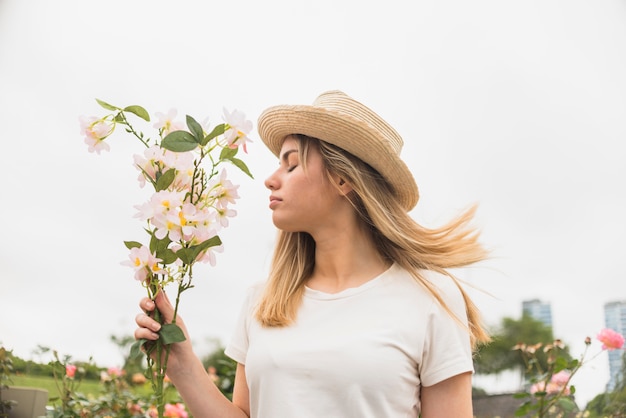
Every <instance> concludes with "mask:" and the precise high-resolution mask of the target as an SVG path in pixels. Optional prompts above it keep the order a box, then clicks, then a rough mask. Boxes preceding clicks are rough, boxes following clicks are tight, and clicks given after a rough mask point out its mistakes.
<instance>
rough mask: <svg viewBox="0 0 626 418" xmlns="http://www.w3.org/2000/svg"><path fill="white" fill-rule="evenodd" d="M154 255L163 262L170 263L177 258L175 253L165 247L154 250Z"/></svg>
mask: <svg viewBox="0 0 626 418" xmlns="http://www.w3.org/2000/svg"><path fill="white" fill-rule="evenodd" d="M156 256H157V257H158V258H160V259H161V260H162V261H163V264H172V263H173V262H174V261H176V260H177V259H178V256H177V255H176V253H175V252H174V251H172V250H170V249H169V248H166V249H164V250H158V251H157V252H156Z"/></svg>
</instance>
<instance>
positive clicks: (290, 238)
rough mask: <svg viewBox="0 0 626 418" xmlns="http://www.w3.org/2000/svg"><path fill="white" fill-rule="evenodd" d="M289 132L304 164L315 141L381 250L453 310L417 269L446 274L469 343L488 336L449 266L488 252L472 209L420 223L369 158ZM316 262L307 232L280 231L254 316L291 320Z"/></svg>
mask: <svg viewBox="0 0 626 418" xmlns="http://www.w3.org/2000/svg"><path fill="white" fill-rule="evenodd" d="M293 137H294V138H296V139H297V143H298V152H299V154H300V163H301V164H303V165H304V169H306V161H307V154H308V150H309V147H311V146H315V147H317V148H318V149H319V151H320V153H321V155H322V161H323V163H324V166H325V169H326V172H327V175H328V176H329V178H330V176H331V174H332V173H334V174H335V175H338V176H339V177H340V178H342V179H344V180H345V181H347V182H348V183H349V184H350V185H351V186H352V189H353V191H352V192H351V193H350V195H349V199H350V201H351V202H352V205H353V206H354V208H355V210H356V211H357V213H358V214H359V216H360V218H361V219H362V221H363V224H364V227H365V228H366V229H367V231H368V232H369V234H370V237H371V238H372V241H373V242H374V243H375V245H376V247H377V249H378V251H379V252H380V254H381V255H382V256H383V257H384V258H385V259H387V260H389V261H392V262H395V263H396V264H398V265H399V266H400V267H402V268H404V269H405V270H407V271H408V272H409V273H410V274H411V275H412V276H413V277H414V278H415V280H416V281H418V282H419V283H420V284H422V285H423V286H424V287H425V288H426V289H427V290H428V291H429V292H430V293H431V294H432V295H433V297H435V298H436V299H437V301H438V302H439V303H440V304H441V305H442V306H443V307H444V309H446V310H447V311H448V313H449V314H451V315H453V314H452V312H451V310H450V309H449V308H448V306H447V304H446V302H445V301H444V300H443V298H442V297H441V296H440V295H439V293H438V291H437V290H436V289H435V287H434V286H433V285H432V284H431V283H430V282H429V281H428V280H426V279H425V278H424V277H423V276H422V275H421V274H420V271H421V270H432V271H436V272H439V273H442V274H445V275H447V276H449V277H450V278H451V279H452V280H453V281H454V282H455V284H456V285H457V286H458V288H459V289H460V291H461V294H462V295H463V299H464V300H465V305H466V310H467V317H468V324H467V325H468V327H469V334H470V338H471V342H472V346H473V347H476V345H477V344H478V343H485V342H487V341H489V335H488V334H487V332H486V331H485V329H484V328H483V326H482V323H481V319H480V313H479V311H478V308H477V307H476V305H475V304H474V302H473V301H472V300H471V298H470V297H469V296H468V294H467V293H466V292H465V290H464V289H463V287H462V286H461V284H460V283H459V281H458V280H457V279H456V278H455V277H454V276H453V275H452V274H451V273H450V272H448V271H447V269H449V268H455V267H463V266H467V265H470V264H473V263H476V262H478V261H481V260H483V259H485V258H486V256H487V251H486V250H485V249H484V248H483V247H482V246H481V245H480V244H479V243H478V233H477V231H476V230H474V229H472V228H470V227H469V223H470V221H471V220H472V218H473V216H474V212H475V208H471V209H469V210H467V211H465V212H464V213H461V214H460V215H459V216H458V217H456V218H455V219H453V220H452V221H450V222H448V223H447V224H446V225H444V226H442V227H440V228H436V229H427V228H424V227H423V226H421V225H419V224H418V223H417V222H415V220H413V219H412V218H411V217H410V216H409V214H408V213H407V212H406V211H405V209H404V208H403V207H402V206H401V205H400V203H399V202H398V200H397V199H396V198H395V197H394V194H393V191H392V190H391V189H390V186H389V185H388V183H387V182H386V181H385V179H384V178H382V177H381V176H380V174H379V173H378V172H377V171H376V170H374V169H373V168H372V167H370V166H369V165H368V164H367V163H365V162H363V161H362V160H360V159H359V158H357V157H355V156H353V155H351V154H349V153H347V152H346V151H343V150H342V149H341V148H339V147H336V146H334V145H331V144H329V143H326V142H324V141H319V140H317V139H314V138H309V137H307V136H304V135H293ZM314 264H315V241H314V240H313V238H312V237H311V236H310V235H309V234H308V233H305V232H285V231H279V232H278V237H277V242H276V247H275V250H274V256H273V259H272V265H271V268H270V274H269V280H268V283H267V286H266V287H265V292H264V294H263V296H262V297H261V301H260V303H259V306H258V307H257V311H256V318H257V319H258V320H259V322H260V323H261V324H262V325H263V326H267V327H280V326H286V325H289V324H291V323H292V322H293V321H294V320H295V318H296V315H297V311H298V308H299V306H300V304H301V302H302V296H303V293H304V288H305V286H304V285H305V282H306V280H307V279H308V278H309V277H310V276H311V274H312V272H313V267H314ZM453 316H454V315H453ZM455 318H456V317H455Z"/></svg>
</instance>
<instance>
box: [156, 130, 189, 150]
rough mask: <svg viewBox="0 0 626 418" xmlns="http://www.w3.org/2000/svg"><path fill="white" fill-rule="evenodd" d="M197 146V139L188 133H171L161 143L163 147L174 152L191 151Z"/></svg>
mask: <svg viewBox="0 0 626 418" xmlns="http://www.w3.org/2000/svg"><path fill="white" fill-rule="evenodd" d="M197 146H198V142H197V141H196V138H195V137H194V136H193V135H192V134H190V133H189V132H187V131H174V132H170V133H169V134H167V136H166V137H165V138H163V141H162V142H161V147H163V148H165V149H167V150H170V151H174V152H186V151H191V150H194V149H196V147H197Z"/></svg>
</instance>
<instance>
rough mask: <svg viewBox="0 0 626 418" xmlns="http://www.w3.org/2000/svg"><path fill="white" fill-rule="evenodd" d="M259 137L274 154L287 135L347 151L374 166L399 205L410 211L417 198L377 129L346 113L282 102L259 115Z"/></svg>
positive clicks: (412, 184)
mask: <svg viewBox="0 0 626 418" xmlns="http://www.w3.org/2000/svg"><path fill="white" fill-rule="evenodd" d="M257 129H258V132H259V136H260V137H261V139H262V140H263V142H264V143H265V145H266V146H267V147H268V148H269V149H270V151H271V152H272V153H274V154H275V155H276V156H279V155H280V149H281V147H282V144H283V141H284V140H285V138H286V137H287V136H289V135H293V134H302V135H306V136H310V137H313V138H317V139H320V140H322V141H325V142H328V143H330V144H333V145H336V146H338V147H339V148H341V149H343V150H345V151H348V152H349V153H351V154H352V155H354V156H356V157H358V158H360V159H361V160H363V161H365V162H366V163H368V164H369V165H370V166H372V167H373V168H374V169H376V170H377V171H378V172H379V173H380V174H381V175H382V176H383V177H384V178H385V179H386V180H387V182H388V183H389V185H390V186H391V187H392V189H393V193H394V194H395V195H396V197H397V198H398V200H399V202H400V203H401V205H402V206H403V207H404V208H405V209H406V210H407V211H409V210H411V209H412V208H413V207H414V206H415V205H416V204H417V201H418V199H419V191H418V188H417V184H416V182H415V179H414V178H413V174H412V173H411V171H410V170H409V168H408V167H407V166H406V164H405V163H404V161H402V160H401V159H400V157H399V156H398V154H397V153H396V152H395V151H394V150H393V149H392V147H391V145H389V143H388V142H387V141H386V140H385V138H382V137H381V134H380V132H379V131H378V130H376V129H374V128H373V127H372V126H370V125H369V124H367V123H365V122H363V121H361V120H359V119H356V118H354V117H352V116H350V115H348V114H344V113H338V112H333V111H329V110H327V109H324V108H321V107H316V106H307V105H293V106H290V105H281V106H273V107H270V108H268V109H266V110H265V111H264V112H263V113H261V115H260V116H259V120H258V124H257Z"/></svg>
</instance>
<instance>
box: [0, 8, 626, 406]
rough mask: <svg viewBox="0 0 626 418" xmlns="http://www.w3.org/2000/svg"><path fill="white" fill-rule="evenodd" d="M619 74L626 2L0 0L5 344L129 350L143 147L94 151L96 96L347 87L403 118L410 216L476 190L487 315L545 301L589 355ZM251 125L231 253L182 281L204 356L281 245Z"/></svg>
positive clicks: (196, 112) (597, 386)
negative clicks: (85, 126)
mask: <svg viewBox="0 0 626 418" xmlns="http://www.w3.org/2000/svg"><path fill="white" fill-rule="evenodd" d="M624 74H626V3H625V2H624V1H623V0H606V1H602V2H588V1H572V0H563V1H546V0H541V1H524V2H516V1H502V0H493V1H485V0H478V1H471V2H468V1H464V0H443V1H442V0H431V1H417V2H407V1H396V0H392V1H385V2H375V1H365V2H364V1H357V0H350V1H348V0H345V1H337V0H332V1H330V0H318V1H314V2H306V3H305V2H298V1H287V0H284V1H278V0H266V1H254V0H247V1H221V2H200V1H195V2H194V1H178V2H171V1H164V0H149V1H148V0H132V1H128V0H107V1H81V0H58V1H54V2H50V1H47V0H0V126H1V127H2V131H1V133H0V138H1V139H2V141H1V142H2V151H0V166H2V167H3V169H2V173H3V182H2V184H3V187H2V193H1V195H2V200H1V201H2V204H1V205H0V219H2V224H1V225H2V227H1V230H2V234H3V239H2V241H1V243H0V280H1V282H0V283H1V286H0V343H2V344H4V345H5V346H6V347H7V348H8V349H13V350H14V352H15V354H17V355H19V356H21V357H25V358H32V357H33V356H32V352H33V350H34V349H35V348H36V347H37V345H43V346H47V347H51V348H54V349H57V350H59V352H60V353H62V354H69V355H71V356H72V357H73V358H75V359H78V360H86V359H87V358H88V357H89V356H93V358H94V360H95V361H96V362H97V363H98V364H100V365H107V366H108V365H120V364H121V359H122V357H121V354H120V353H119V351H118V350H117V348H116V346H115V345H114V344H112V343H111V342H110V340H109V338H110V336H111V335H117V336H124V335H131V334H132V332H133V330H134V327H135V326H134V316H135V314H136V313H137V312H138V308H137V302H138V300H139V299H140V298H141V297H142V296H143V289H142V288H141V286H140V285H139V283H138V282H136V281H134V280H133V278H132V276H133V275H132V272H131V271H130V270H129V269H128V268H127V267H124V266H121V265H120V262H121V261H123V260H124V259H125V258H126V257H127V251H126V249H125V247H124V246H123V244H122V241H123V240H144V233H143V232H142V229H141V227H142V225H141V224H140V223H139V221H138V220H136V219H134V218H133V214H134V213H135V210H134V209H133V206H134V205H136V204H139V203H142V202H143V200H144V199H145V197H146V191H145V190H141V189H139V187H138V184H137V182H136V176H137V172H136V171H135V169H134V168H133V167H132V155H133V154H135V153H139V152H142V148H141V144H140V143H139V142H137V141H133V140H132V139H131V138H130V137H127V136H125V135H123V134H118V135H115V136H114V137H112V138H110V140H109V144H110V146H111V152H109V153H104V154H102V155H100V156H98V155H95V154H90V153H88V152H87V147H86V146H85V145H84V144H83V140H82V137H81V135H80V132H79V125H78V117H79V116H80V115H100V114H102V113H101V109H100V108H99V107H98V105H97V104H96V102H95V100H94V99H95V98H100V99H102V100H105V101H107V102H110V103H112V104H115V105H118V106H127V105H131V104H138V105H142V106H144V107H146V108H147V109H148V111H149V112H150V113H151V114H152V115H154V113H155V112H166V111H167V110H169V109H170V108H176V109H177V110H178V114H179V116H180V117H181V118H182V117H184V115H185V114H190V115H192V116H194V117H195V118H196V119H199V120H201V119H204V118H205V117H206V116H209V117H210V119H211V120H212V121H213V122H214V123H220V122H221V115H222V107H226V108H228V109H230V110H233V109H235V108H236V109H239V110H241V111H243V112H245V113H246V114H247V115H248V116H249V118H250V119H251V120H253V121H254V122H255V126H256V118H257V116H258V115H259V113H260V112H261V111H262V110H263V109H264V108H266V107H268V106H272V105H276V104H308V103H311V102H312V101H313V100H314V99H315V97H316V96H317V95H318V94H319V93H321V92H323V91H325V90H330V89H340V90H343V91H345V92H346V93H348V94H350V95H351V96H353V97H355V98H356V99H358V100H361V101H363V102H364V103H366V104H367V105H368V106H370V107H372V108H373V109H375V110H376V111H377V112H378V113H379V114H381V115H382V116H383V117H385V118H386V119H387V120H388V121H389V122H390V123H392V124H393V125H394V126H395V127H396V129H397V130H398V131H399V132H400V134H401V135H402V136H403V137H404V140H405V147H404V150H403V156H404V158H405V160H406V161H407V163H408V165H409V166H410V167H411V169H412V171H413V173H414V175H415V178H416V180H417V182H418V185H419V187H420V192H421V199H420V202H419V203H418V205H417V207H416V209H414V210H413V212H412V214H413V215H414V217H415V218H416V219H417V220H418V221H419V222H421V223H422V224H424V225H426V226H438V225H440V224H441V223H443V222H445V221H446V220H447V219H449V218H450V217H451V216H453V215H454V214H456V213H458V212H459V211H460V210H463V209H464V208H466V207H468V206H469V205H472V204H474V203H476V204H478V205H479V206H478V213H477V217H476V225H477V226H478V227H479V228H480V229H481V230H482V232H483V242H484V243H485V245H486V246H487V247H489V248H490V249H491V250H492V251H493V257H492V259H491V260H489V261H488V262H485V263H483V264H481V265H480V266H476V267H474V268H472V269H468V270H463V271H461V272H459V274H460V275H461V276H462V277H463V278H464V279H466V280H468V281H469V282H471V283H472V284H473V285H475V286H477V287H479V288H481V289H484V290H485V291H486V292H489V293H490V294H491V296H486V295H484V294H482V293H479V292H473V294H475V297H476V298H477V299H476V300H477V301H478V303H479V305H480V307H481V309H482V311H483V313H484V316H485V319H486V321H487V323H489V324H490V325H493V326H495V325H497V324H499V322H500V320H501V318H502V317H503V316H509V317H515V318H517V317H519V316H520V314H521V302H522V301H523V300H526V299H532V298H540V299H543V300H546V301H549V302H551V303H552V308H553V319H554V331H555V334H556V336H557V337H560V338H562V339H564V340H565V341H566V343H568V344H569V345H571V347H572V353H573V354H574V355H577V354H578V353H580V352H581V351H582V349H583V340H584V338H585V337H586V336H588V335H589V336H592V337H594V336H595V335H596V333H597V332H598V331H599V330H600V329H601V328H602V327H603V326H604V318H603V312H602V309H603V305H604V304H605V303H606V302H610V301H614V300H624V299H626V285H624V274H625V273H624V271H625V270H626V265H625V264H626V263H625V259H626V258H625V257H624V254H625V251H626V241H625V240H624V236H625V235H626V221H625V218H624V215H625V214H626V189H625V186H626V164H625V163H624V160H625V158H626V146H625V145H624V144H625V142H626V123H625V121H626V77H625V76H624ZM140 127H141V128H144V129H145V131H146V132H152V130H151V125H150V124H146V125H140ZM252 139H253V141H254V143H253V144H252V145H251V146H250V147H249V154H248V155H247V156H245V160H246V162H247V163H248V165H249V166H250V168H251V170H252V172H253V174H254V175H255V179H254V180H250V179H247V178H246V177H244V176H241V175H238V174H237V173H236V170H234V169H230V170H229V173H231V174H232V178H233V180H235V181H236V182H238V183H239V184H240V185H241V186H240V189H239V191H240V195H241V199H240V201H239V202H238V203H237V205H236V207H235V208H236V209H237V211H238V216H237V217H236V218H235V219H233V220H232V222H231V226H230V227H229V228H228V229H226V230H224V231H223V232H222V233H221V234H220V235H221V237H222V240H223V241H224V244H225V251H224V253H223V254H220V255H219V256H218V265H217V266H216V267H215V268H211V267H209V266H203V267H202V268H200V269H198V270H197V271H196V279H195V284H196V287H195V288H194V289H192V290H190V291H189V292H187V293H185V294H184V295H183V301H182V307H181V314H182V315H183V316H184V317H185V319H186V322H187V323H188V326H189V327H190V331H191V333H192V337H193V339H194V342H195V344H196V345H197V350H198V352H199V354H206V350H207V349H208V347H210V341H211V339H218V340H219V341H221V342H222V343H223V344H225V343H226V341H228V338H229V336H230V332H231V330H232V327H233V326H234V321H235V316H236V314H237V312H238V310H239V305H240V303H241V302H242V298H243V295H244V292H245V289H246V288H247V287H248V286H250V285H251V284H252V283H254V282H256V281H258V280H263V279H264V278H265V274H266V272H267V269H268V264H269V259H270V257H271V251H272V248H273V240H274V236H275V232H274V228H273V226H272V224H271V219H270V211H269V209H268V207H267V203H268V193H267V192H266V190H265V189H264V186H263V179H264V178H265V177H266V176H267V175H268V173H270V172H271V171H272V170H273V169H274V167H275V164H276V161H275V159H274V157H273V156H272V155H271V154H270V153H269V151H267V150H266V149H265V148H264V147H263V145H262V142H261V140H260V139H259V138H258V136H256V131H254V132H253V134H252ZM598 349H599V344H597V343H594V345H593V346H592V351H594V352H595V351H597V350H598ZM607 370H608V367H607V359H606V356H600V357H598V358H597V359H595V360H593V362H590V363H589V364H587V365H586V366H585V368H584V369H583V370H582V371H581V373H580V375H579V376H578V377H577V378H575V381H574V383H575V384H576V385H577V387H578V390H579V392H578V395H577V396H578V398H579V400H581V401H583V402H584V401H586V400H588V399H591V398H592V397H593V396H595V395H596V394H598V393H600V392H602V391H603V389H604V383H605V382H606V380H607V378H608V371H607ZM502 387H504V386H502Z"/></svg>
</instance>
